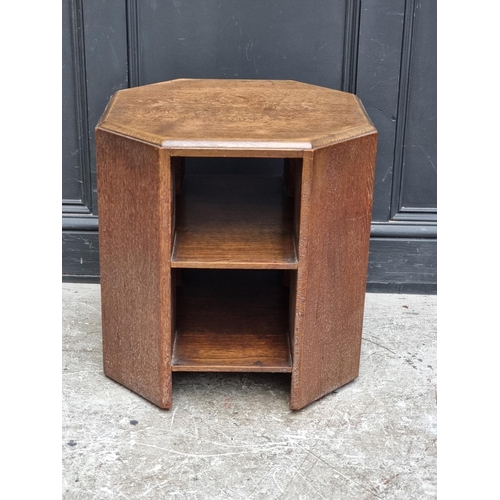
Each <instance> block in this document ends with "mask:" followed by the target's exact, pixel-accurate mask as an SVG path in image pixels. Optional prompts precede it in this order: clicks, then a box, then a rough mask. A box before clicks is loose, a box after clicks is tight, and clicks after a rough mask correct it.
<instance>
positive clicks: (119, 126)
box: [99, 79, 374, 151]
mask: <svg viewBox="0 0 500 500" xmlns="http://www.w3.org/2000/svg"><path fill="white" fill-rule="evenodd" d="M99 127H100V128H101V129H104V130H109V131H113V132H117V133H120V134H123V135H126V136H129V137H134V138H136V139H140V140H142V141H146V142H149V143H152V144H156V145H158V146H163V147H165V148H169V149H173V150H190V149H197V150H204V149H205V150H214V149H215V150H227V149H243V150H253V149H257V150H280V149H282V150H292V151H293V150H307V149H311V148H317V147H321V146H326V145H329V144H334V143H336V142H339V141H343V140H346V139H351V138H353V137H358V136H361V135H364V134H367V133H370V132H373V131H374V127H373V125H372V123H371V121H370V120H369V118H368V116H367V115H366V112H365V110H364V108H363V106H362V105H361V103H360V101H359V99H358V98H357V97H356V96H355V95H354V94H349V93H346V92H340V91H338V90H331V89H327V88H324V87H318V86H315V85H309V84H305V83H300V82H295V81H291V80H231V79H228V80H202V79H199V80H197V79H180V80H172V81H168V82H161V83H155V84H152V85H144V86H140V87H134V88H131V89H125V90H120V91H118V92H117V93H116V94H115V95H114V96H113V98H112V100H111V101H110V103H109V105H108V107H107V110H106V113H105V114H104V116H103V118H102V120H101V122H100V123H99Z"/></svg>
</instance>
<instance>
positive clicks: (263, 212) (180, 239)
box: [172, 174, 297, 269]
mask: <svg viewBox="0 0 500 500" xmlns="http://www.w3.org/2000/svg"><path fill="white" fill-rule="evenodd" d="M172 267H184V268H189V267H191V268H222V269H228V268H239V269H258V268H260V269H296V268H297V257H296V254H295V244H294V237H293V202H292V200H291V199H290V198H289V197H288V196H287V194H286V191H285V183H284V180H283V178H282V177H269V176H258V175H238V174H234V175H231V174H225V175H189V176H187V177H186V179H185V182H184V184H183V189H182V194H181V196H179V197H178V199H177V206H176V229H175V243H174V248H173V253H172Z"/></svg>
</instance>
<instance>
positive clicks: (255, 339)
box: [172, 269, 293, 372]
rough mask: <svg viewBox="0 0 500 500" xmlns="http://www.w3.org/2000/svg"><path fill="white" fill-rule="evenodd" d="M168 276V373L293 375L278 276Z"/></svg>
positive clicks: (285, 302)
mask: <svg viewBox="0 0 500 500" xmlns="http://www.w3.org/2000/svg"><path fill="white" fill-rule="evenodd" d="M292 272H293V271H292ZM173 274H174V276H176V278H175V279H176V281H177V285H179V286H177V287H176V308H175V309H176V314H175V324H176V325H175V337H174V342H173V352H172V371H218V372H233V371H234V372H291V371H292V357H291V350H290V335H289V331H290V328H289V312H290V300H289V296H290V293H289V288H288V286H286V281H285V283H284V280H283V272H280V271H262V270H244V271H240V270H197V269H187V270H182V273H179V271H178V270H175V269H174V270H173Z"/></svg>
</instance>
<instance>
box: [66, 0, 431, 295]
mask: <svg viewBox="0 0 500 500" xmlns="http://www.w3.org/2000/svg"><path fill="white" fill-rule="evenodd" d="M182 77H184V78H257V79H258V78H263V79H264V78H265V79H267V78H274V79H292V80H298V81H303V82H306V83H312V84H316V85H321V86H325V87H329V88H335V89H341V90H345V91H349V92H354V93H356V94H357V95H359V97H360V98H361V100H362V101H363V103H364V105H365V107H366V109H367V111H368V113H369V115H370V117H371V118H372V120H373V122H374V123H375V126H376V127H377V129H378V131H379V146H378V157H377V168H376V177H375V198H374V208H373V220H372V230H371V233H372V240H371V246H370V266H369V278H368V281H369V286H368V288H369V290H376V291H408V292H412V291H413V292H426V293H429V292H430V293H432V292H434V291H435V290H436V235H437V231H436V206H437V205H436V203H437V198H436V3H435V2H432V1H431V0H344V1H338V2H331V1H330V0H305V1H304V0H275V1H273V2H269V1H267V0H257V1H255V2H247V1H244V0H191V1H189V2H188V1H187V0H173V1H166V0H148V1H144V2H142V1H137V0H127V1H126V2H121V1H118V0H110V1H108V2H102V1H98V0H86V1H85V2H83V1H82V0H64V2H63V172H62V174H63V175H62V177H63V179H62V181H63V185H62V195H63V277H64V279H66V280H77V281H81V280H96V281H97V280H98V276H99V268H98V248H99V246H98V206H97V189H96V163H95V136H94V127H95V125H96V123H97V121H98V119H99V117H100V115H101V113H102V112H103V110H104V108H105V106H106V103H107V102H108V99H109V98H110V96H111V95H112V94H113V93H114V92H115V91H116V90H118V89H122V88H127V87H131V86H136V85H143V84H148V83H153V82H157V81H162V80H170V79H174V78H182ZM269 166H270V168H275V167H274V166H273V165H269ZM212 168H217V167H212Z"/></svg>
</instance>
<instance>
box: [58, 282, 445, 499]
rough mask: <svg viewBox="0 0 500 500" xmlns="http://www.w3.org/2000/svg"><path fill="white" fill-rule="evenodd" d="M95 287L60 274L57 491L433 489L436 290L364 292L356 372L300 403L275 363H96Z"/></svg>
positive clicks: (208, 494) (109, 494) (297, 493)
mask: <svg viewBox="0 0 500 500" xmlns="http://www.w3.org/2000/svg"><path fill="white" fill-rule="evenodd" d="M99 293H100V288H99V285H82V284H64V285H63V350H64V352H63V392H64V394H63V444H62V445H63V467H64V468H63V498H66V499H73V498H74V499H93V500H95V499H118V498H125V499H129V500H130V499H136V498H141V499H142V498H144V499H162V498H172V499H265V500H271V499H304V500H305V499H322V498H325V499H333V500H337V499H338V500H342V499H356V500H363V499H375V498H383V499H398V500H400V499H404V500H410V499H419V500H420V499H425V498H435V497H436V297H435V296H418V295H383V294H368V295H367V301H366V310H365V325H364V341H363V347H362V352H361V371H360V376H359V378H358V379H357V380H356V381H354V382H352V383H351V384H348V385H347V386H345V387H344V388H342V389H339V390H338V391H336V393H333V394H331V395H329V396H326V397H325V398H323V399H321V400H319V401H317V402H316V403H313V404H312V405H310V406H308V407H307V408H305V409H304V410H302V411H299V412H291V411H290V410H289V409H288V394H289V376H287V375H283V374H187V373H186V374H182V373H177V374H174V381H173V384H174V388H173V408H172V410H168V411H165V410H160V409H158V408H156V407H155V406H153V405H152V404H150V403H149V402H147V401H145V400H144V399H142V398H141V397H139V396H137V395H135V394H134V393H132V392H130V391H129V390H127V389H125V388H124V387H122V386H120V385H118V384H116V383H115V382H113V381H112V380H110V379H108V378H106V377H105V376H104V375H103V372H102V352H101V329H100V297H99Z"/></svg>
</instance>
